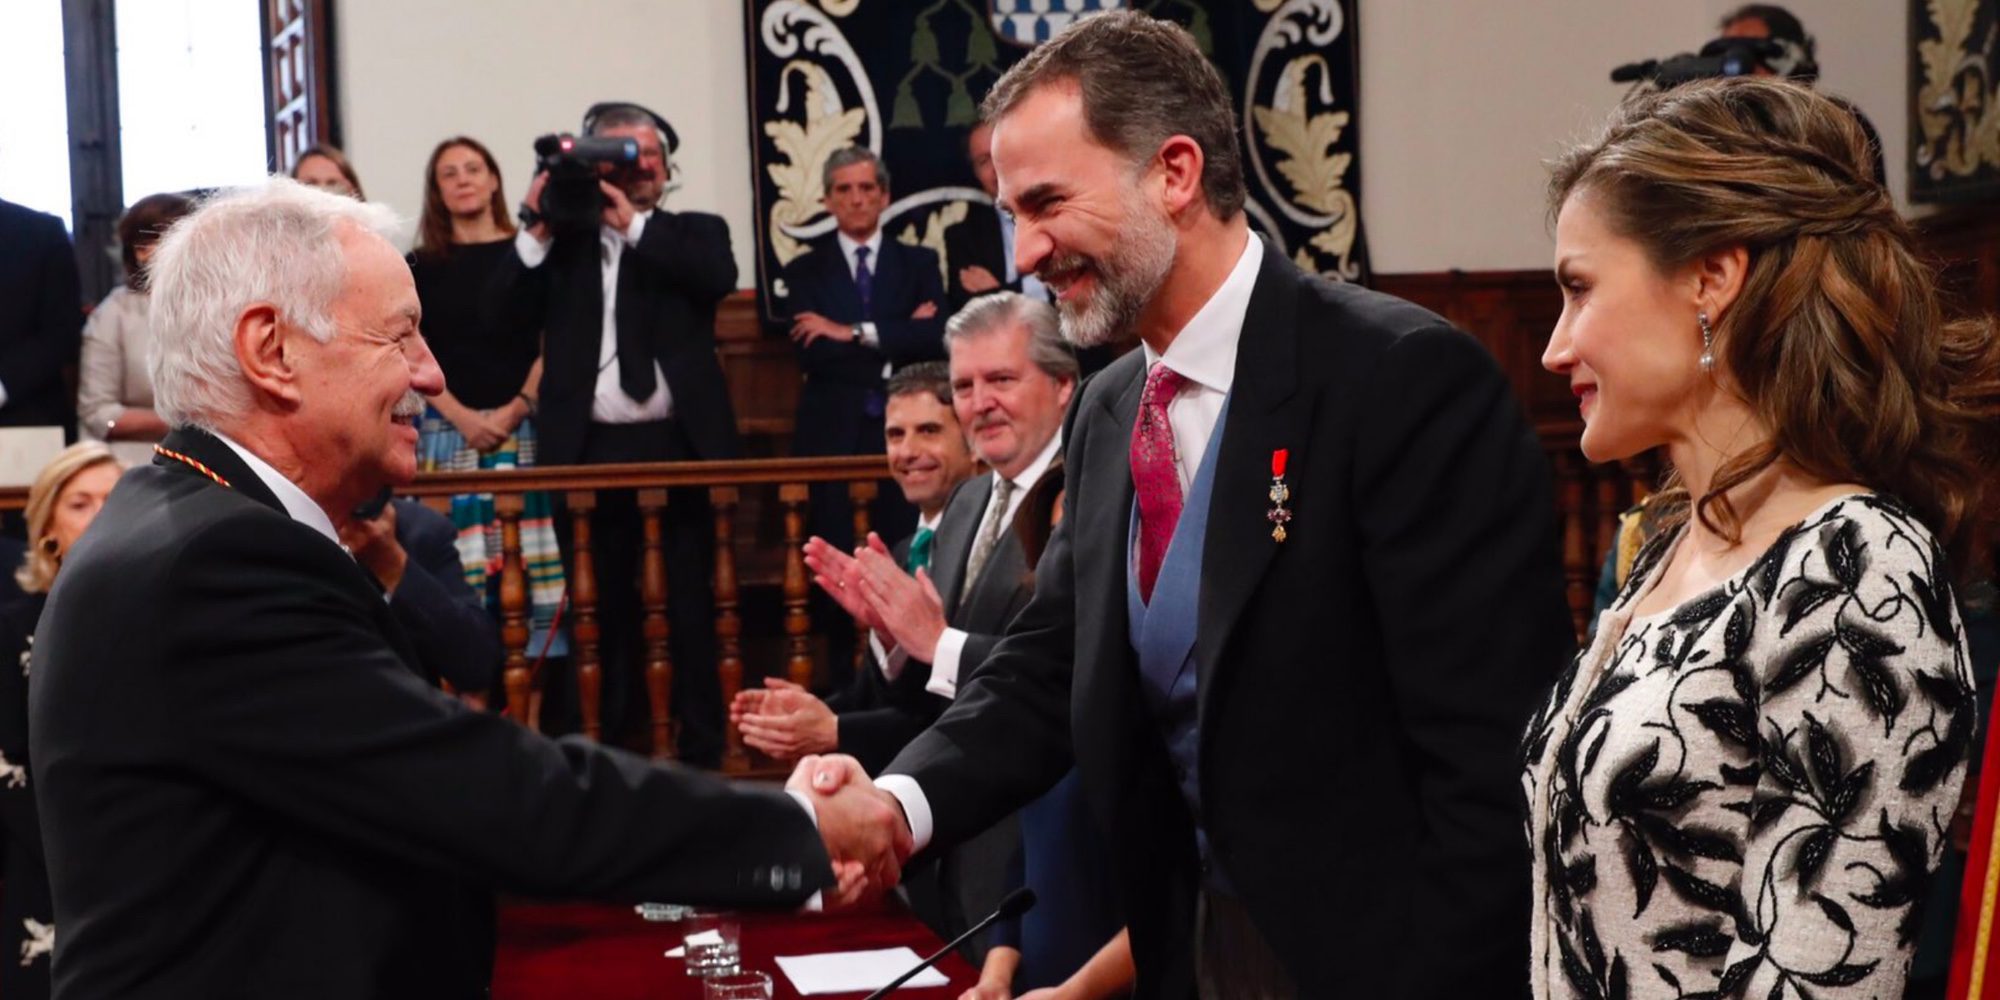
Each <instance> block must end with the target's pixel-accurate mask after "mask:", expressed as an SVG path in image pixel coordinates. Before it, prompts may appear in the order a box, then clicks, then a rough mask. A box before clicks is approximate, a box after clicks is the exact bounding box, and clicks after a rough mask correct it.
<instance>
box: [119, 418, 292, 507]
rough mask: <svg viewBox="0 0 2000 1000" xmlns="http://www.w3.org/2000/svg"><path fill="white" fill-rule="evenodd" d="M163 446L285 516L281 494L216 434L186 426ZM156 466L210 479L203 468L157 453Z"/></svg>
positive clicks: (168, 436)
mask: <svg viewBox="0 0 2000 1000" xmlns="http://www.w3.org/2000/svg"><path fill="white" fill-rule="evenodd" d="M160 447H161V448H164V449H166V450H167V451H171V452H174V453H176V454H179V455H185V456H187V457H188V458H191V459H194V460H195V461H197V462H200V463H201V464H202V465H205V466H208V468H209V470H210V471H212V472H214V473H215V474H216V475H218V476H221V477H222V478H223V480H224V481H225V482H227V483H228V484H229V488H230V489H232V490H235V491H236V492H238V493H241V494H243V495H244V496H246V497H249V498H250V499H252V500H255V501H257V502H258V503H261V504H263V505H264V506H266V507H269V508H271V509H272V510H275V511H277V512H278V513H280V514H284V513H285V505H284V504H282V503H279V502H278V495H277V494H275V493H272V492H271V488H270V487H268V486H265V485H264V480H262V479H260V478H258V476H257V474H256V473H255V472H252V471H250V466H249V465H248V464H246V463H245V462H244V461H243V459H242V458H240V457H239V456H238V455H237V454H236V450H235V449H233V448H231V447H229V446H228V445H226V444H223V443H222V440H221V439H220V438H217V437H216V436H215V435H213V434H210V433H208V432H207V431H204V430H198V429H196V428H193V427H183V428H181V429H180V430H177V431H174V432H173V433H171V434H168V435H167V437H166V440H164V441H161V442H160ZM153 464H154V465H158V466H162V467H164V468H168V469H172V470H174V471H176V472H183V473H186V474H188V475H191V476H200V477H201V478H203V479H207V478H208V476H207V475H206V474H204V473H203V472H202V471H201V470H200V469H197V468H195V467H194V466H192V465H189V464H188V463H186V462H183V461H181V460H179V459H177V458H169V457H167V456H165V455H159V454H155V455H154V456H153ZM287 516H289V515H287Z"/></svg>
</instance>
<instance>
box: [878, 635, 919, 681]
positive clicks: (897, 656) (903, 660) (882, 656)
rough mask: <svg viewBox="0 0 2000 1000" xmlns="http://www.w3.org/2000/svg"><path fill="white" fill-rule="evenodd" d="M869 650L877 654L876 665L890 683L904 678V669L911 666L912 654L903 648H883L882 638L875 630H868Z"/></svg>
mask: <svg viewBox="0 0 2000 1000" xmlns="http://www.w3.org/2000/svg"><path fill="white" fill-rule="evenodd" d="M868 650H869V652H872V653H874V654H875V665H876V666H878V667H881V668H882V676H883V677H884V678H886V679H888V680H889V681H890V682H892V683H893V682H894V681H895V680H896V678H898V677H901V676H903V668H904V667H905V666H908V665H909V662H910V654H908V653H905V652H903V647H901V646H891V647H889V648H887V649H884V648H883V647H882V637H881V636H880V635H878V634H876V632H875V630H874V629H872V628H871V629H869V630H868Z"/></svg>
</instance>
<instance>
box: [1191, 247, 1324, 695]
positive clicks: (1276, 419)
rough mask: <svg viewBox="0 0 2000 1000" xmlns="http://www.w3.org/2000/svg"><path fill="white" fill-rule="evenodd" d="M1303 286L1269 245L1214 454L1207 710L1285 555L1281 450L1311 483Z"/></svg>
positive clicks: (1200, 633)
mask: <svg viewBox="0 0 2000 1000" xmlns="http://www.w3.org/2000/svg"><path fill="white" fill-rule="evenodd" d="M1302 280H1303V279H1302V277H1301V276H1300V273H1299V271H1298V269H1297V268H1296V267H1294V266H1293V264H1292V262H1291V261H1289V260H1286V259H1285V256H1284V255H1283V254H1281V253H1279V252H1277V251H1276V250H1274V249H1272V248H1270V247H1269V246H1268V245H1267V246H1266V247H1265V251H1264V261H1263V265H1262V267H1261V268H1260V270H1259V271H1258V274H1257V284H1256V287H1255V288H1254V289H1253V290H1252V291H1251V293H1250V305H1249V308H1248V310H1247V311H1246V312H1245V314H1244V317H1243V336H1242V338H1241V340H1239V341H1238V343H1237V348H1236V376H1235V382H1234V384H1233V385H1232V386H1231V387H1230V399H1229V415H1228V420H1227V423H1226V425H1225V426H1224V427H1223V433H1222V443H1221V445H1220V448H1219V450H1218V451H1217V453H1216V457H1215V462H1216V468H1215V476H1214V486H1213V489H1214V494H1213V496H1211V498H1210V500H1209V513H1208V534H1207V537H1206V538H1205V539H1204V542H1203V558H1202V567H1201V606H1200V611H1199V618H1198V621H1199V625H1198V629H1197V632H1196V636H1195V663H1196V664H1197V666H1198V667H1199V669H1200V671H1201V672H1200V673H1199V674H1198V680H1199V686H1200V691H1201V701H1202V703H1203V704H1204V705H1206V704H1207V703H1208V702H1209V701H1210V699H1211V698H1212V697H1213V694H1214V689H1215V684H1214V683H1213V680H1214V676H1213V675H1214V672H1215V665H1216V662H1217V659H1218V657H1219V655H1220V653H1221V651H1222V649H1223V647H1224V645H1225V644H1226V643H1227V642H1228V639H1229V636H1230V633H1231V632H1232V631H1233V630H1234V629H1235V627H1236V624H1237V622H1238V621H1239V620H1240V619H1241V617H1242V615H1243V611H1244V608H1245V606H1246V605H1247V604H1248V603H1249V601H1250V597H1251V595H1252V594H1253V593H1255V592H1256V590H1257V584H1258V582H1259V581H1260V580H1262V579H1263V576H1264V570H1265V568H1266V567H1267V566H1269V565H1270V561H1271V557H1272V556H1273V555H1274V554H1276V552H1277V550H1278V545H1279V543H1278V542H1277V541H1276V540H1275V539H1273V538H1272V537H1271V527H1272V525H1271V522H1270V521H1269V520H1268V519H1267V518H1266V516H1265V515H1266V514H1267V513H1268V512H1269V511H1270V508H1271V501H1270V497H1269V493H1270V488H1271V454H1272V452H1274V451H1277V450H1279V449H1286V450H1288V451H1289V452H1290V460H1289V463H1288V466H1289V470H1288V474H1287V476H1286V479H1287V480H1288V481H1290V482H1297V481H1299V479H1300V478H1302V477H1301V476H1300V475H1299V474H1298V470H1299V469H1300V468H1301V467H1302V466H1303V465H1304V464H1305V462H1306V461H1307V459H1308V456H1307V455H1306V449H1307V446H1308V445H1309V444H1310V442H1308V441H1307V440H1306V434H1307V431H1308V429H1309V427H1310V420H1311V416H1312V414H1311V405H1310V403H1311V400H1310V399H1309V398H1308V397H1306V396H1303V395H1300V394H1297V393H1296V392H1295V390H1296V388H1297V373H1298V360H1299V330H1298V323H1297V313H1298V297H1299V285H1300V283H1301V281H1302ZM1295 502H1296V501H1295ZM1305 527H1306V530H1311V526H1305ZM1296 530H1297V526H1295V527H1294V532H1296ZM1292 544H1297V543H1296V542H1293V543H1292Z"/></svg>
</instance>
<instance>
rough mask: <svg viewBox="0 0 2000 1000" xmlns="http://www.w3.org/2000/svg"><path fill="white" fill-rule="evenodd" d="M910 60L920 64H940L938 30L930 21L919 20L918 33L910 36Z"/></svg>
mask: <svg viewBox="0 0 2000 1000" xmlns="http://www.w3.org/2000/svg"><path fill="white" fill-rule="evenodd" d="M910 61H911V62H913V63H915V64H917V65H919V66H936V65H937V64H938V40H937V32H934V31H932V30H931V26H930V22H928V21H918V22H917V31H916V34H913V35H911V36H910Z"/></svg>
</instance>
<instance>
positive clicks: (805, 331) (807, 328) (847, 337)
mask: <svg viewBox="0 0 2000 1000" xmlns="http://www.w3.org/2000/svg"><path fill="white" fill-rule="evenodd" d="M821 337H825V338H826V339H828V340H831V341H833V342H834V343H836V344H845V343H849V342H851V341H853V340H854V328H853V327H852V326H848V325H847V324H845V323H836V322H834V321H833V320H830V319H827V318H826V317H825V316H821V315H820V314H819V313H816V312H802V313H800V314H798V315H797V316H794V317H793V318H792V339H793V340H796V341H798V342H799V346H800V347H806V346H809V345H811V344H812V342H813V341H815V340H818V339H820V338H821Z"/></svg>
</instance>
